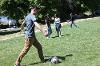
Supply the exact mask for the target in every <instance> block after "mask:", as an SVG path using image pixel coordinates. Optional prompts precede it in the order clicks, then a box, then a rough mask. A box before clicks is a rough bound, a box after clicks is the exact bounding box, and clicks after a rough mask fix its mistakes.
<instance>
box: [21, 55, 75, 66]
mask: <svg viewBox="0 0 100 66" xmlns="http://www.w3.org/2000/svg"><path fill="white" fill-rule="evenodd" d="M68 56H69V57H71V56H73V55H72V54H68V55H65V56H56V57H58V58H59V59H60V60H65V59H66V57H68ZM44 57H45V62H44V63H46V62H51V59H52V58H53V57H55V56H44ZM40 63H43V62H35V63H30V64H28V65H32V66H33V65H37V64H40ZM60 63H61V62H60ZM28 65H22V66H28Z"/></svg>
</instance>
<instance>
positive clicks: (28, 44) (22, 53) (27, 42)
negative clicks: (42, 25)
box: [15, 38, 32, 66]
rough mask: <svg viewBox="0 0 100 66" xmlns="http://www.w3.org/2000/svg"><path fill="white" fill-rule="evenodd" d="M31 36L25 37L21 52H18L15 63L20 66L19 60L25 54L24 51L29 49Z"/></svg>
mask: <svg viewBox="0 0 100 66" xmlns="http://www.w3.org/2000/svg"><path fill="white" fill-rule="evenodd" d="M31 40H32V38H27V39H26V40H25V44H24V48H23V49H22V51H21V53H20V54H19V56H18V58H17V60H16V62H15V64H16V65H19V66H20V62H21V61H22V58H23V57H24V56H25V55H26V53H27V52H28V51H29V49H30V47H31V46H32V44H31V42H32V41H31Z"/></svg>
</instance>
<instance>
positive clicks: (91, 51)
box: [0, 17, 100, 66]
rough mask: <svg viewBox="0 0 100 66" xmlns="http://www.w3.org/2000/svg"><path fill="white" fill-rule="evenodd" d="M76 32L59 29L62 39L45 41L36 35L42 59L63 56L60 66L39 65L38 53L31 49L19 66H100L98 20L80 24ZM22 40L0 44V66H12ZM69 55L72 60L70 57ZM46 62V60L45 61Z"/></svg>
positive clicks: (54, 36) (42, 37)
mask: <svg viewBox="0 0 100 66" xmlns="http://www.w3.org/2000/svg"><path fill="white" fill-rule="evenodd" d="M76 24H77V25H78V26H79V28H75V27H74V28H70V27H69V25H64V26H63V27H62V37H56V33H55V30H53V33H52V35H51V36H52V38H50V39H47V38H45V37H44V36H43V35H42V33H36V35H37V39H39V41H40V43H41V44H42V46H43V50H44V56H56V55H57V56H61V57H63V56H65V55H67V56H66V57H65V60H63V61H62V63H59V64H52V63H50V62H47V63H38V62H40V60H39V58H38V55H37V51H36V49H35V48H34V47H31V49H30V51H29V52H28V54H27V55H26V56H25V57H24V58H23V61H22V63H21V65H22V66H100V17H97V18H93V19H89V20H87V19H86V20H82V21H78V22H77V23H76ZM23 43H24V36H21V37H16V38H13V39H9V40H5V41H0V66H13V64H14V62H15V60H16V58H17V56H18V54H19V53H20V51H21V50H22V48H23ZM70 54H72V56H70ZM45 58H46V57H45Z"/></svg>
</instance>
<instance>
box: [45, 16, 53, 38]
mask: <svg viewBox="0 0 100 66" xmlns="http://www.w3.org/2000/svg"><path fill="white" fill-rule="evenodd" d="M45 23H46V25H47V28H48V36H47V37H48V38H50V35H51V33H52V29H51V17H50V16H49V14H47V15H46V16H45Z"/></svg>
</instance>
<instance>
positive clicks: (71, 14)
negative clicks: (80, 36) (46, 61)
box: [70, 13, 77, 28]
mask: <svg viewBox="0 0 100 66" xmlns="http://www.w3.org/2000/svg"><path fill="white" fill-rule="evenodd" d="M76 16H77V14H73V13H70V18H71V19H70V21H71V25H70V26H71V28H72V26H75V27H77V25H76V24H75V22H74V21H75V18H76Z"/></svg>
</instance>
